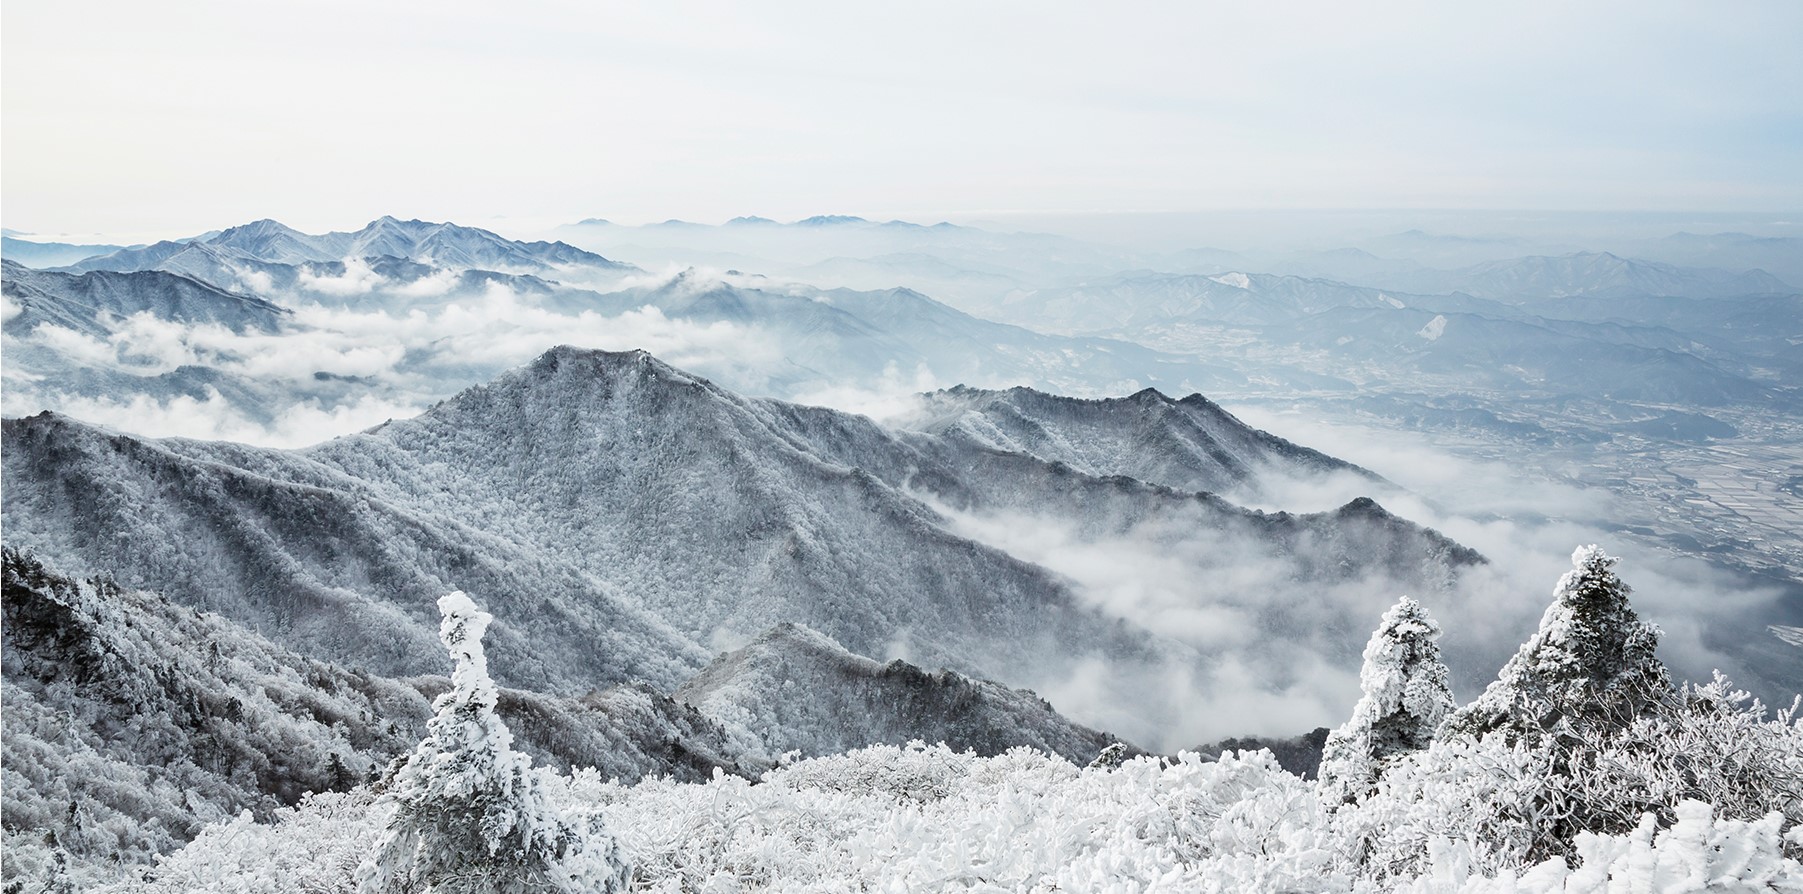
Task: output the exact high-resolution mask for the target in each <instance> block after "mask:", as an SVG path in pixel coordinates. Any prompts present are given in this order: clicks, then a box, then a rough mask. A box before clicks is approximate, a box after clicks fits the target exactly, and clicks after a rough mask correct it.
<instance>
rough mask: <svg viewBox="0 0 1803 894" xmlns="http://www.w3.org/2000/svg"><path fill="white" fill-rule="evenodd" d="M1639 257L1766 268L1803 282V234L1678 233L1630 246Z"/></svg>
mask: <svg viewBox="0 0 1803 894" xmlns="http://www.w3.org/2000/svg"><path fill="white" fill-rule="evenodd" d="M1629 248H1630V249H1631V251H1632V252H1633V253H1634V254H1635V256H1637V257H1645V258H1652V259H1654V260H1659V261H1664V262H1666V263H1668V264H1681V265H1688V266H1692V267H1715V268H1721V269H1726V270H1741V271H1750V270H1765V271H1767V272H1769V273H1771V274H1773V275H1775V276H1777V277H1779V278H1780V279H1783V280H1784V281H1785V282H1787V283H1790V284H1792V285H1803V237H1799V236H1754V235H1751V234H1748V233H1674V234H1672V235H1670V236H1666V237H1664V238H1661V239H1652V240H1646V241H1642V242H1638V243H1634V244H1632V245H1630V246H1629Z"/></svg>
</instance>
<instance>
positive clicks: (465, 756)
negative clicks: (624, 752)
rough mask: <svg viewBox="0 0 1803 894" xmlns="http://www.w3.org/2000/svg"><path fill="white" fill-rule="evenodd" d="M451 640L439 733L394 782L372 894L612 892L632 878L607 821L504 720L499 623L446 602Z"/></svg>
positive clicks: (368, 867) (456, 599) (363, 870)
mask: <svg viewBox="0 0 1803 894" xmlns="http://www.w3.org/2000/svg"><path fill="white" fill-rule="evenodd" d="M438 607H439V610H440V611H442V612H443V614H444V620H443V622H442V624H441V625H440V626H439V638H440V639H441V640H442V641H443V642H444V645H445V648H447V649H449V650H450V651H451V656H452V658H454V659H455V660H456V662H457V668H456V671H455V672H454V673H453V674H452V675H451V690H450V691H449V692H446V693H445V694H444V695H441V696H439V698H438V700H437V702H436V703H435V704H434V706H433V707H434V708H436V709H437V712H438V713H437V715H436V716H434V717H433V718H432V721H431V723H430V724H429V725H428V729H429V730H430V733H431V734H430V735H428V736H427V737H426V739H425V740H424V741H422V742H421V743H420V744H419V747H418V748H417V749H415V750H414V752H413V754H412V755H410V756H409V757H408V758H407V759H406V762H405V763H404V764H402V765H401V766H400V768H399V770H398V772H396V773H395V775H394V778H393V779H392V781H391V782H390V783H389V791H388V794H387V795H386V796H385V798H384V800H385V801H386V802H388V803H392V804H393V805H394V817H393V819H391V820H390V821H389V823H388V827H387V831H386V832H385V833H384V834H383V836H382V840H381V842H380V844H379V845H378V846H377V848H376V852H375V854H373V855H372V856H371V857H370V859H369V860H368V861H366V862H365V863H364V864H363V865H362V866H361V867H359V869H358V871H357V879H358V886H359V890H361V891H363V892H365V894H411V892H427V891H429V892H432V894H457V892H469V894H510V892H539V891H568V892H578V891H580V892H608V891H615V890H619V889H621V888H623V887H624V886H625V868H624V866H623V865H622V864H621V863H620V860H619V857H618V854H617V852H616V848H615V846H614V842H613V839H612V838H611V837H609V836H608V835H607V834H606V832H605V831H604V830H603V828H602V826H601V821H600V817H599V816H598V815H597V814H595V813H594V812H593V811H590V810H586V809H583V808H582V806H581V805H578V804H576V803H574V802H573V801H572V799H571V798H570V797H569V795H568V792H567V791H566V788H567V785H566V781H565V780H564V779H563V777H560V776H558V775H557V774H556V773H553V772H551V771H548V770H545V769H543V768H539V769H534V768H533V767H532V760H531V758H529V757H527V756H526V755H524V754H521V753H519V752H516V751H514V750H513V748H512V741H513V736H512V734H511V733H509V732H508V730H507V726H506V724H504V723H502V722H501V718H500V717H498V716H496V714H495V702H496V700H497V698H498V693H497V691H496V689H495V684H494V681H493V680H491V679H490V678H489V676H488V662H487V659H486V658H485V656H484V655H483V652H482V634H483V631H484V630H486V629H487V627H488V624H489V622H490V621H491V620H493V618H492V616H490V615H489V614H488V613H487V612H484V611H481V610H479V609H478V608H476V605H475V603H474V602H471V601H470V599H469V597H468V596H465V595H464V594H463V593H461V592H457V593H451V594H450V595H447V596H445V597H444V598H442V599H440V600H439V601H438Z"/></svg>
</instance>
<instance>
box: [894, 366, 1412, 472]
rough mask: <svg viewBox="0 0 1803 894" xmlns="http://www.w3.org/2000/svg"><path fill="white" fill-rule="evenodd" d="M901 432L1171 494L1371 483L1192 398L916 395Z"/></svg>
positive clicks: (1339, 463)
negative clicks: (1308, 481) (1290, 483)
mask: <svg viewBox="0 0 1803 894" xmlns="http://www.w3.org/2000/svg"><path fill="white" fill-rule="evenodd" d="M895 424H896V425H898V426H901V427H904V428H910V429H915V430H918V431H924V432H930V433H932V434H936V435H939V436H940V437H943V438H946V439H948V440H954V441H960V442H964V443H968V444H970V445H973V446H977V447H985V448H989V449H992V450H1000V451H1005V452H1010V453H1024V454H1027V455H1029V456H1034V457H1038V458H1039V459H1043V460H1045V461H1047V462H1056V463H1064V464H1065V465H1068V466H1070V467H1071V468H1074V469H1076V470H1077V471H1080V472H1083V473H1084V474H1088V475H1096V476H1109V475H1125V476H1127V477H1130V478H1137V479H1139V480H1141V481H1147V482H1150V483H1153V484H1162V485H1165V486H1167V487H1174V488H1177V489H1178V490H1193V491H1210V492H1216V493H1232V492H1246V493H1256V492H1257V491H1258V489H1259V480H1260V479H1262V478H1264V477H1266V476H1272V475H1275V476H1281V477H1287V478H1308V477H1311V476H1318V475H1322V474H1327V473H1332V472H1353V473H1357V474H1362V475H1366V476H1370V477H1372V478H1375V477H1376V476H1373V475H1371V473H1369V472H1367V471H1365V470H1363V469H1360V468H1358V467H1357V466H1354V465H1352V464H1351V463H1347V462H1345V461H1343V460H1338V459H1335V458H1333V457H1331V456H1327V455H1326V454H1323V453H1321V452H1319V451H1316V450H1312V449H1309V448H1307V447H1303V446H1300V445H1298V444H1294V443H1291V442H1289V441H1286V440H1284V439H1282V438H1279V437H1276V436H1274V435H1272V434H1270V433H1269V432H1263V431H1259V430H1258V429H1255V428H1252V427H1251V426H1248V425H1246V424H1245V423H1243V422H1241V421H1239V420H1238V419H1236V418H1234V416H1233V414H1231V413H1228V412H1227V411H1226V410H1223V409H1221V407H1220V406H1219V405H1218V404H1216V403H1214V402H1213V401H1210V400H1209V399H1208V398H1206V397H1203V396H1202V395H1200V394H1191V395H1189V396H1188V397H1185V398H1183V399H1181V400H1175V399H1172V398H1170V397H1166V396H1165V395H1163V394H1161V393H1159V392H1158V391H1156V390H1154V389H1151V388H1147V389H1145V390H1143V391H1140V392H1138V393H1136V394H1133V395H1132V396H1130V397H1123V398H1106V399H1102V400H1084V399H1081V398H1071V397H1063V396H1060V395H1055V394H1046V393H1043V392H1040V391H1035V390H1033V389H1031V388H1010V389H1008V390H1007V391H986V390H983V389H978V388H966V387H963V386H959V387H957V388H951V389H946V390H942V391H935V392H932V393H930V394H924V395H922V396H921V399H920V407H919V408H918V410H916V411H915V412H914V413H913V414H911V415H909V416H905V417H901V418H898V419H896V420H895Z"/></svg>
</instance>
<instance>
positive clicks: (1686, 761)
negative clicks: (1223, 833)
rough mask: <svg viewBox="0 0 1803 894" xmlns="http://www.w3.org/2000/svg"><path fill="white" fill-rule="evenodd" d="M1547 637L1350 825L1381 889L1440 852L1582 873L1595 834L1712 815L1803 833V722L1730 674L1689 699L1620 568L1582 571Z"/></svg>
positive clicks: (1559, 593) (1539, 636)
mask: <svg viewBox="0 0 1803 894" xmlns="http://www.w3.org/2000/svg"><path fill="white" fill-rule="evenodd" d="M1572 558H1573V565H1574V569H1573V571H1571V572H1570V573H1568V574H1566V575H1565V576H1564V577H1563V578H1562V579H1561V580H1560V582H1559V586H1558V589H1557V590H1556V591H1555V601H1554V603H1553V605H1552V606H1551V607H1550V608H1549V609H1548V610H1547V612H1546V615H1545V619H1544V620H1543V621H1542V623H1541V627H1540V629H1539V630H1538V631H1537V632H1536V633H1535V634H1534V636H1533V637H1532V638H1531V639H1529V640H1528V642H1527V643H1526V644H1525V645H1523V646H1522V648H1521V650H1520V651H1519V652H1518V653H1517V654H1516V656H1515V657H1514V658H1513V659H1511V660H1510V662H1509V663H1508V665H1507V666H1505V667H1504V669H1503V671H1502V673H1501V674H1500V675H1499V678H1498V680H1497V682H1495V683H1493V684H1491V686H1490V687H1489V688H1488V689H1487V690H1485V692H1484V694H1483V696H1482V697H1480V698H1479V699H1478V700H1477V701H1476V702H1474V703H1473V704H1472V705H1469V706H1467V707H1466V708H1464V709H1461V710H1459V711H1457V712H1455V713H1454V714H1453V715H1452V716H1449V717H1448V718H1447V720H1446V722H1445V723H1444V724H1443V725H1442V727H1441V729H1440V734H1439V739H1438V740H1437V741H1436V742H1435V743H1434V744H1433V746H1432V747H1430V748H1429V749H1428V750H1427V751H1424V752H1420V753H1418V754H1415V755H1411V756H1410V757H1408V758H1406V759H1403V760H1398V761H1396V762H1394V763H1393V764H1392V765H1391V766H1390V767H1389V768H1388V769H1387V770H1386V771H1385V772H1384V773H1383V776H1382V778H1381V781H1380V782H1379V783H1378V785H1377V790H1376V792H1375V793H1374V794H1373V795H1372V796H1371V797H1370V798H1369V799H1367V801H1366V802H1364V803H1362V804H1360V805H1359V806H1358V807H1357V809H1349V810H1347V811H1343V813H1344V814H1345V815H1344V816H1343V817H1341V821H1342V823H1343V828H1344V831H1345V834H1346V840H1347V842H1348V843H1349V847H1350V848H1351V851H1350V856H1352V857H1355V858H1357V859H1360V860H1362V861H1364V862H1365V863H1366V864H1367V870H1366V871H1367V873H1368V874H1370V875H1372V876H1374V877H1378V878H1389V877H1408V876H1412V875H1416V874H1419V873H1420V872H1423V871H1425V867H1426V866H1427V864H1428V862H1429V857H1430V849H1431V847H1432V843H1433V842H1434V841H1435V840H1441V839H1446V840H1453V841H1459V842H1463V846H1465V847H1466V848H1467V851H1468V853H1469V854H1470V856H1471V859H1472V860H1473V861H1474V865H1476V866H1477V867H1478V868H1479V869H1481V870H1482V871H1484V872H1487V873H1491V874H1495V873H1499V872H1508V871H1515V870H1523V869H1525V868H1526V867H1528V866H1530V865H1533V864H1536V863H1541V862H1543V861H1545V860H1546V859H1548V858H1550V857H1568V858H1575V857H1576V854H1577V846H1578V841H1579V839H1580V838H1581V837H1582V836H1584V835H1597V834H1613V835H1625V834H1628V833H1629V832H1631V831H1633V830H1635V829H1637V828H1638V827H1639V826H1640V824H1641V823H1642V822H1644V817H1646V816H1649V815H1650V816H1652V817H1654V818H1655V821H1656V823H1657V824H1658V825H1659V826H1661V827H1663V826H1668V825H1670V824H1672V823H1674V822H1676V821H1677V819H1678V817H1677V814H1676V810H1677V805H1678V804H1679V803H1680V802H1683V801H1686V800H1697V801H1701V802H1703V803H1707V804H1709V805H1711V806H1712V808H1713V809H1714V810H1715V811H1716V813H1717V814H1718V815H1719V816H1721V817H1722V818H1723V819H1724V820H1732V821H1744V822H1751V821H1755V820H1759V819H1761V818H1762V817H1765V816H1767V815H1768V814H1772V813H1775V814H1776V815H1777V816H1778V817H1779V818H1780V819H1779V822H1780V823H1781V824H1782V825H1783V826H1786V827H1794V826H1796V825H1797V824H1798V823H1799V822H1803V723H1799V722H1797V720H1796V719H1795V715H1794V713H1793V712H1792V711H1781V712H1779V713H1778V714H1777V716H1776V717H1775V718H1768V717H1767V716H1766V711H1765V708H1764V706H1762V705H1760V704H1758V703H1757V702H1752V703H1751V704H1748V701H1749V697H1748V696H1747V694H1746V693H1744V692H1737V691H1735V690H1734V689H1733V687H1732V686H1731V685H1730V684H1729V683H1728V682H1727V681H1726V680H1725V679H1723V678H1721V677H1720V676H1719V675H1718V676H1717V678H1716V680H1715V681H1714V682H1712V683H1709V684H1705V685H1700V686H1686V687H1684V688H1683V689H1674V688H1673V687H1672V686H1671V684H1670V682H1669V678H1668V677H1667V675H1666V671H1665V667H1664V665H1662V664H1661V663H1660V662H1659V661H1658V659H1657V658H1656V657H1654V655H1653V646H1654V644H1655V643H1656V640H1657V630H1656V629H1654V628H1652V627H1651V626H1650V625H1647V624H1645V623H1643V622H1641V621H1640V620H1639V619H1638V618H1637V617H1635V615H1634V612H1633V609H1632V608H1631V607H1630V606H1629V605H1628V602H1627V593H1628V587H1627V585H1626V584H1624V583H1622V582H1621V580H1620V579H1619V578H1617V577H1616V576H1615V574H1614V572H1613V571H1612V570H1611V569H1612V566H1613V565H1614V563H1615V560H1613V559H1610V558H1609V557H1607V556H1605V555H1603V554H1602V552H1601V551H1600V550H1597V549H1596V548H1595V547H1584V548H1581V549H1579V550H1578V551H1577V553H1576V554H1575V555H1574V556H1573V557H1572Z"/></svg>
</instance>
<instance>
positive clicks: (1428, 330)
mask: <svg viewBox="0 0 1803 894" xmlns="http://www.w3.org/2000/svg"><path fill="white" fill-rule="evenodd" d="M1415 334H1416V335H1419V336H1421V337H1422V338H1425V339H1427V340H1428V341H1438V340H1439V339H1440V336H1442V335H1444V334H1446V315H1445V314H1434V318H1433V319H1431V320H1428V321H1427V325H1425V326H1423V327H1421V329H1420V331H1418V332H1416V333H1415Z"/></svg>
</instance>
